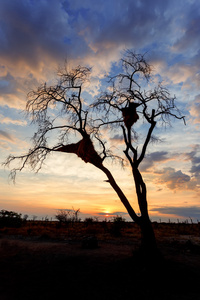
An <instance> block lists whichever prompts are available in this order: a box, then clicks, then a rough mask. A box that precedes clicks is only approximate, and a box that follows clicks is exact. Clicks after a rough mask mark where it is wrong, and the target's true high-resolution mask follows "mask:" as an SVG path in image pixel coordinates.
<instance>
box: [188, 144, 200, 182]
mask: <svg viewBox="0 0 200 300" xmlns="http://www.w3.org/2000/svg"><path fill="white" fill-rule="evenodd" d="M185 157H186V160H190V161H191V163H192V167H191V169H190V172H191V174H192V176H193V177H195V178H196V179H197V180H199V183H200V145H199V144H196V145H194V146H193V151H191V152H188V153H186V154H185Z"/></svg>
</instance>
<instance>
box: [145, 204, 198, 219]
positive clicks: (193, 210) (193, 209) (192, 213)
mask: <svg viewBox="0 0 200 300" xmlns="http://www.w3.org/2000/svg"><path fill="white" fill-rule="evenodd" d="M151 211H157V212H158V213H160V214H165V215H174V216H179V217H184V218H192V219H198V220H200V207H199V206H189V207H187V206H183V207H181V206H179V207H175V206H169V207H156V208H152V209H151Z"/></svg>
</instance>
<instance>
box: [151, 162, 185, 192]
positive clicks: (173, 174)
mask: <svg viewBox="0 0 200 300" xmlns="http://www.w3.org/2000/svg"><path fill="white" fill-rule="evenodd" d="M155 173H157V174H160V176H159V179H158V183H159V184H166V186H167V187H168V188H169V189H171V190H176V189H180V188H183V187H184V186H185V188H187V183H188V182H189V181H190V176H188V175H187V174H184V173H183V172H182V171H181V170H178V171H176V170H175V169H174V168H171V167H169V168H163V170H162V171H157V172H155Z"/></svg>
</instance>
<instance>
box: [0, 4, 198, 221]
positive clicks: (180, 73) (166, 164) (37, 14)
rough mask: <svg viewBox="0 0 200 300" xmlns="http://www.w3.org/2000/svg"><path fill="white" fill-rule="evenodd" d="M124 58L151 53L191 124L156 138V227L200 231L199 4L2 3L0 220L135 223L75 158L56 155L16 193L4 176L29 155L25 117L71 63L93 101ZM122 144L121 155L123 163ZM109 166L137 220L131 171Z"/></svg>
mask: <svg viewBox="0 0 200 300" xmlns="http://www.w3.org/2000/svg"><path fill="white" fill-rule="evenodd" d="M124 49H133V50H134V51H135V52H137V53H142V54H143V53H146V56H145V57H146V59H147V61H148V62H149V63H150V64H151V65H153V66H154V68H153V75H154V76H155V78H157V79H158V78H159V80H160V81H162V82H163V84H164V85H165V86H166V87H167V88H168V89H169V91H170V92H171V94H172V95H174V94H175V95H176V97H177V105H178V107H179V108H180V110H181V112H182V114H183V115H184V116H185V119H186V126H185V125H184V123H183V122H182V121H180V120H176V121H175V122H173V123H172V125H173V127H166V128H165V127H164V128H157V129H156V130H155V134H156V135H158V136H159V137H160V138H161V139H162V143H158V144H153V145H151V146H150V148H149V150H148V152H147V155H146V158H145V160H144V161H143V164H142V165H141V171H142V174H143V176H144V179H145V182H146V184H147V188H148V200H149V212H150V217H151V219H152V220H159V219H161V220H168V219H170V220H174V221H177V219H179V220H180V221H184V220H186V219H188V220H190V218H191V219H192V220H193V222H196V221H197V220H199V221H200V5H199V0H177V1H174V0H165V1H162V0H160V1H159V0H151V1H150V0H98V1H94V0H82V1H80V0H71V1H70V0H68V1H65V0H16V1H13V0H0V152H1V155H0V161H1V165H0V187H1V194H0V210H1V209H7V210H14V211H16V212H20V213H22V214H28V215H29V217H30V218H31V217H32V216H33V215H36V216H38V218H42V217H45V216H48V217H49V218H51V217H54V215H55V213H56V211H57V210H58V209H72V207H73V208H74V209H78V208H80V211H81V216H80V217H82V218H83V219H84V218H85V217H88V216H96V217H99V218H105V216H106V215H107V216H112V215H116V214H120V215H122V216H123V217H125V218H127V219H129V218H128V215H127V213H126V210H125V208H124V207H123V205H122V204H121V202H120V200H119V199H118V197H117V195H116V194H115V192H114V191H113V190H112V188H111V187H110V186H109V184H108V183H107V182H105V180H106V178H105V175H104V174H103V173H101V172H100V171H99V170H97V169H95V167H94V166H92V165H89V164H85V163H84V162H83V161H82V160H81V159H80V158H77V157H76V156H75V155H73V154H71V155H67V154H61V153H54V154H52V155H51V156H50V157H49V158H48V159H47V161H46V163H45V165H44V167H43V169H42V170H41V171H40V172H39V173H37V174H35V173H33V172H31V170H29V169H25V170H24V171H23V172H21V173H19V174H18V175H17V178H16V183H15V184H13V183H10V182H9V181H8V175H9V170H8V169H4V167H3V166H2V163H3V162H4V161H5V159H6V157H7V156H8V155H9V154H13V155H19V154H21V153H25V152H26V151H27V150H28V149H29V148H30V145H31V142H30V138H31V137H32V135H33V133H34V131H35V129H36V128H35V127H34V126H33V125H30V120H28V119H26V118H25V116H24V114H23V112H22V110H23V109H24V108H25V104H26V99H27V98H26V95H27V93H28V92H29V91H30V90H31V89H35V88H36V87H37V86H39V85H40V84H41V83H43V82H47V83H51V82H53V79H54V78H55V77H56V72H57V69H58V67H59V66H63V65H64V63H65V62H66V61H67V63H68V65H69V66H76V65H78V64H81V65H83V66H90V67H92V74H91V79H90V85H88V86H86V92H87V95H89V98H90V99H95V98H96V97H97V96H98V93H99V92H100V91H101V90H103V88H104V80H103V78H104V75H105V74H110V75H113V74H114V73H113V72H114V71H115V70H116V69H118V68H119V65H118V64H117V63H118V62H119V60H120V58H121V57H122V53H123V51H124ZM142 125H143V124H142V121H141V120H140V121H138V123H137V130H138V133H140V134H141V135H143V129H142ZM140 128H141V131H140ZM105 134H106V133H105ZM121 135H122V132H121V131H120V132H118V133H116V135H115V145H114V146H115V148H117V149H118V150H121V151H122V155H123V149H124V148H123V145H122V144H121V140H120V139H117V137H120V136H121ZM108 139H109V136H108ZM113 140H114V138H113ZM117 140H118V143H117ZM107 166H108V168H109V169H110V171H112V173H113V175H114V177H115V178H116V181H117V182H118V183H119V185H120V187H121V188H122V189H123V191H124V193H125V194H126V195H127V197H128V199H129V200H130V202H131V204H133V207H134V208H135V210H136V212H138V208H137V202H136V195H135V188H134V183H133V181H132V177H131V172H130V169H129V168H125V169H124V170H123V169H121V167H120V166H118V165H117V164H111V163H110V164H107Z"/></svg>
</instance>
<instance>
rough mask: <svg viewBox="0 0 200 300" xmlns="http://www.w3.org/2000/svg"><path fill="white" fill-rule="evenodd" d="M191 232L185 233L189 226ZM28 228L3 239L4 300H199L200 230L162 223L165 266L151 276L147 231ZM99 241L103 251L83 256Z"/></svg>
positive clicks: (0, 281) (0, 295)
mask: <svg viewBox="0 0 200 300" xmlns="http://www.w3.org/2000/svg"><path fill="white" fill-rule="evenodd" d="M182 225H183V226H182ZM112 226H113V225H112V224H111V223H110V224H109V223H108V224H101V223H94V224H89V225H88V226H87V224H84V223H77V224H71V225H70V226H68V227H61V228H58V226H56V223H55V222H50V223H46V224H45V223H44V222H34V223H31V222H28V223H27V224H26V225H24V226H23V227H21V228H14V229H11V228H9V229H7V228H4V229H1V232H0V236H1V238H0V269H1V272H0V299H1V300H13V299H15V300H18V299H20V300H23V299H29V300H31V299H34V300H35V299H37V300H38V299H55V298H61V297H63V295H65V297H66V298H67V297H68V296H69V294H70V296H71V297H73V298H74V299H79V298H81V299H85V300H86V299H87V300H88V299H94V298H95V299H97V300H98V299H99V300H100V299H105V300H106V299H109V300H110V299H111V300H112V299H113V300H116V299H121V300H122V299H123V300H124V299H127V300H128V299H146V300H147V299H148V300H149V299H152V300H157V299H162V300H166V299H167V300H168V299H170V300H175V299H183V300H184V299H185V300H186V299H188V300H191V299H199V296H200V293H199V280H200V259H199V258H200V232H199V224H187V226H185V224H160V223H159V224H154V225H153V226H154V227H155V228H154V229H155V233H156V236H157V239H158V244H159V247H160V249H161V251H162V252H163V254H164V256H165V262H163V264H162V265H160V266H159V267H157V268H153V267H152V269H151V270H147V269H146V268H145V265H144V264H143V261H142V260H141V257H140V253H139V252H138V247H139V239H140V232H139V229H138V227H137V226H136V225H135V224H133V223H126V224H125V226H124V227H123V228H122V230H121V236H115V235H113V230H112ZM90 235H95V236H96V237H97V239H98V241H99V247H98V248H96V249H83V248H82V247H81V241H82V239H83V238H84V237H85V236H90Z"/></svg>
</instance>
